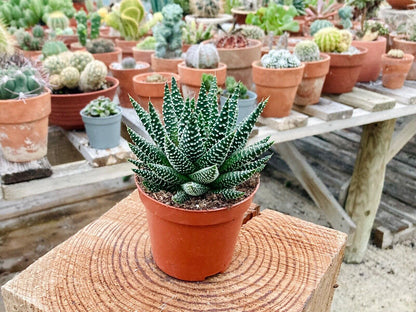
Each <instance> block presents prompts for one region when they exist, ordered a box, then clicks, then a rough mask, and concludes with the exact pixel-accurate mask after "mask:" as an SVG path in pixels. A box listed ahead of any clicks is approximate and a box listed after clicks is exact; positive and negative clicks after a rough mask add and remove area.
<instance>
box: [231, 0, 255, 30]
mask: <svg viewBox="0 0 416 312" xmlns="http://www.w3.org/2000/svg"><path fill="white" fill-rule="evenodd" d="M258 8H259V3H258V1H257V0H255V1H253V0H243V1H241V6H238V7H236V8H231V13H232V14H233V17H234V20H235V22H236V23H237V24H239V25H244V24H245V23H246V19H247V15H248V14H250V13H253V14H254V13H256V11H257V9H258Z"/></svg>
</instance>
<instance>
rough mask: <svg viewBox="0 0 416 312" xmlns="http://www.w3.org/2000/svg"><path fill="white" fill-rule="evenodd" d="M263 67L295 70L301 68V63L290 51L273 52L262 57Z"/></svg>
mask: <svg viewBox="0 0 416 312" xmlns="http://www.w3.org/2000/svg"><path fill="white" fill-rule="evenodd" d="M261 65H262V66H263V67H266V68H295V67H299V66H300V65H301V62H300V60H299V59H298V58H297V57H296V55H293V54H291V53H290V52H289V51H288V50H271V51H270V52H269V53H267V54H265V55H263V56H262V58H261Z"/></svg>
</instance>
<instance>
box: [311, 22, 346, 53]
mask: <svg viewBox="0 0 416 312" xmlns="http://www.w3.org/2000/svg"><path fill="white" fill-rule="evenodd" d="M314 41H315V43H316V44H317V45H318V47H319V50H320V51H321V52H345V51H348V49H349V47H350V45H351V42H352V35H351V33H350V32H349V31H348V30H339V29H337V28H335V27H332V28H331V27H328V28H323V29H321V30H320V31H318V32H317V33H316V34H315V36H314Z"/></svg>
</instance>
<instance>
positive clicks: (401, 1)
mask: <svg viewBox="0 0 416 312" xmlns="http://www.w3.org/2000/svg"><path fill="white" fill-rule="evenodd" d="M387 2H388V4H390V5H391V7H392V8H393V9H396V10H405V9H407V6H408V5H411V4H413V3H414V2H413V0H387Z"/></svg>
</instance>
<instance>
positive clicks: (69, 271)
mask: <svg viewBox="0 0 416 312" xmlns="http://www.w3.org/2000/svg"><path fill="white" fill-rule="evenodd" d="M345 240H346V235H345V234H343V233H340V232H337V231H335V230H332V229H328V228H324V227H321V226H317V225H314V224H311V223H309V222H306V221H302V220H299V219H296V218H293V217H289V216H286V215H283V214H281V213H278V212H276V211H271V210H265V211H263V212H262V214H261V215H260V216H258V217H256V218H253V219H252V220H251V221H250V222H248V223H247V224H246V225H244V226H243V227H242V229H241V232H240V235H239V239H238V242H237V246H236V250H235V253H234V258H233V261H232V262H231V265H230V267H229V268H228V270H227V271H226V272H224V273H223V274H218V275H215V276H212V277H210V278H208V279H207V280H206V281H204V282H198V283H193V282H184V281H180V280H177V279H174V278H171V277H169V276H167V275H166V274H164V273H163V272H161V271H160V270H159V269H158V268H157V267H156V265H155V264H154V261H153V258H152V254H151V249H150V241H149V235H148V229H147V222H146V217H145V210H144V207H143V205H142V204H141V202H140V199H139V197H138V193H137V191H135V192H133V193H132V194H131V195H130V196H129V197H127V198H126V199H124V200H123V201H121V202H120V203H119V204H117V205H116V206H115V207H113V208H112V209H111V210H109V211H108V212H107V213H105V214H104V215H103V216H102V217H101V218H99V219H98V220H96V221H95V222H93V223H91V224H90V225H88V226H86V227H85V228H84V229H82V230H81V231H79V232H78V233H77V234H75V235H74V236H72V237H71V238H70V239H69V240H67V241H66V242H64V243H62V244H61V245H59V246H58V247H56V248H55V249H53V250H52V251H50V252H49V253H48V254H46V255H45V256H43V257H42V258H40V259H39V260H38V261H37V262H35V263H34V264H32V265H31V266H30V267H28V268H27V269H26V270H25V271H23V272H22V273H20V274H19V275H18V276H17V277H15V278H14V279H13V280H11V281H9V282H8V283H7V284H5V285H4V286H3V287H2V295H3V299H4V304H5V306H6V310H8V311H14V312H19V311H25V312H26V311H38V312H39V311H60V312H65V311H80V312H82V311H208V310H212V311H214V310H216V311H246V312H249V311H253V312H254V311H255V312H265V311H291V312H300V311H308V312H329V311H330V307H331V301H332V296H333V292H334V285H335V284H336V277H337V275H338V272H339V268H340V265H341V261H342V256H343V248H344V245H345Z"/></svg>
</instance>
